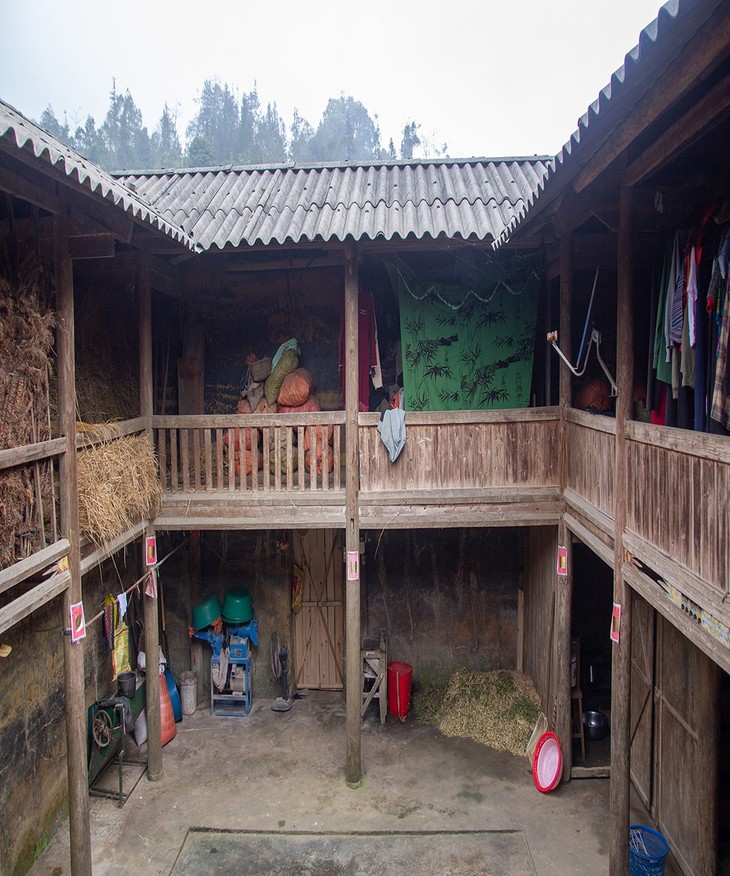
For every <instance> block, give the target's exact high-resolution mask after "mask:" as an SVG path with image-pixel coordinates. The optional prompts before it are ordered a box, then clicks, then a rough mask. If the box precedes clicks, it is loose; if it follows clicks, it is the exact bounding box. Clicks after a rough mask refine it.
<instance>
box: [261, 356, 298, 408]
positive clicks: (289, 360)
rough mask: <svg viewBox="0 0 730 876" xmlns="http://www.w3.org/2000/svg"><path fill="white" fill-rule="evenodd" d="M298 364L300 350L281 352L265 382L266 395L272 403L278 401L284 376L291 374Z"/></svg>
mask: <svg viewBox="0 0 730 876" xmlns="http://www.w3.org/2000/svg"><path fill="white" fill-rule="evenodd" d="M298 364H299V352H298V351H295V350H284V352H283V353H282V354H281V358H280V359H279V361H278V362H277V363H276V367H275V368H274V370H273V371H272V372H271V374H270V375H269V376H268V377H267V378H266V383H264V397H265V398H266V401H267V402H268V403H269V404H270V405H273V404H275V403H276V401H277V399H278V398H279V390H280V389H281V384H282V383H283V382H284V378H285V377H286V375H287V374H291V373H292V371H293V370H294V369H295V368H296V367H297V365H298Z"/></svg>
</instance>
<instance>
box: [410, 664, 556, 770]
mask: <svg viewBox="0 0 730 876" xmlns="http://www.w3.org/2000/svg"><path fill="white" fill-rule="evenodd" d="M413 699H414V708H415V710H416V714H417V716H418V717H419V720H422V721H423V723H429V724H435V725H437V726H438V727H439V729H440V730H441V732H442V733H443V734H444V735H446V736H462V737H465V738H467V739H474V740H475V741H476V742H481V743H482V744H484V745H488V746H490V747H491V748H495V749H497V750H498V751H509V752H511V753H512V754H516V755H522V754H524V753H525V749H526V747H527V743H528V742H529V741H530V735H531V734H532V730H533V728H534V726H535V721H536V720H537V718H538V716H539V714H540V699H539V697H538V695H537V693H536V692H535V688H534V686H533V684H532V681H531V680H530V679H529V678H528V677H527V676H526V675H523V674H522V673H521V672H512V671H510V670H506V669H497V670H494V671H491V672H476V671H473V670H470V669H460V670H459V671H458V672H456V673H455V674H454V675H452V676H451V678H450V679H448V681H446V682H445V683H440V684H436V685H431V686H426V687H425V688H422V689H421V690H419V691H418V692H417V693H415V694H414V698H413Z"/></svg>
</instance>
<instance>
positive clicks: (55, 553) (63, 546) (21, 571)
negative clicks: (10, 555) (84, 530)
mask: <svg viewBox="0 0 730 876" xmlns="http://www.w3.org/2000/svg"><path fill="white" fill-rule="evenodd" d="M68 549H69V543H68V540H67V539H65V538H62V539H59V541H57V542H55V543H54V544H51V545H49V546H48V547H47V548H43V550H40V551H36V552H35V553H34V554H32V555H31V556H29V557H26V558H25V559H24V560H20V561H19V562H17V563H13V565H12V566H9V567H8V568H7V569H3V570H2V572H0V593H4V592H5V591H6V590H9V589H10V588H11V587H15V585H16V584H19V583H20V582H21V581H25V580H27V579H28V578H31V577H32V576H33V575H36V574H37V573H38V572H42V571H44V570H45V569H47V568H48V567H49V566H52V565H53V564H54V563H57V562H58V561H59V560H60V559H61V557H65V556H66V554H67V553H68Z"/></svg>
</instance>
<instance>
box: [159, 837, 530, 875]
mask: <svg viewBox="0 0 730 876" xmlns="http://www.w3.org/2000/svg"><path fill="white" fill-rule="evenodd" d="M406 872H417V873H418V874H419V876H443V874H444V873H448V874H450V876H507V874H508V876H534V873H535V869H534V867H533V866H532V861H531V860H530V852H529V850H528V848H527V843H526V842H525V837H524V835H523V834H522V833H521V832H520V831H432V832H429V833H408V832H402V833H348V834H342V833H296V834H295V833H259V832H256V831H251V832H246V831H243V832H242V831H233V832H228V833H222V832H221V831H200V830H191V831H190V832H189V833H188V835H187V837H186V838H185V842H184V843H183V847H182V850H181V852H180V857H179V858H178V859H177V861H176V862H175V866H174V867H173V869H172V874H173V876H198V874H200V873H236V874H238V876H261V874H262V873H267V874H276V876H301V874H310V873H316V874H318V876H336V874H337V876H339V874H343V873H346V874H348V876H381V874H382V873H406Z"/></svg>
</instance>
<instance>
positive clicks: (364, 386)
mask: <svg viewBox="0 0 730 876" xmlns="http://www.w3.org/2000/svg"><path fill="white" fill-rule="evenodd" d="M357 331H358V344H357V359H358V369H357V370H358V399H359V404H360V410H361V411H367V410H369V409H370V372H371V370H372V369H373V368H375V366H376V364H377V361H378V359H377V351H376V347H375V338H376V330H375V305H374V303H373V296H372V295H371V294H370V293H369V292H366V291H365V290H364V289H360V291H359V292H358V296H357ZM340 370H341V372H342V403H343V404H346V398H345V308H344V305H343V307H342V311H341V313H340Z"/></svg>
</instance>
